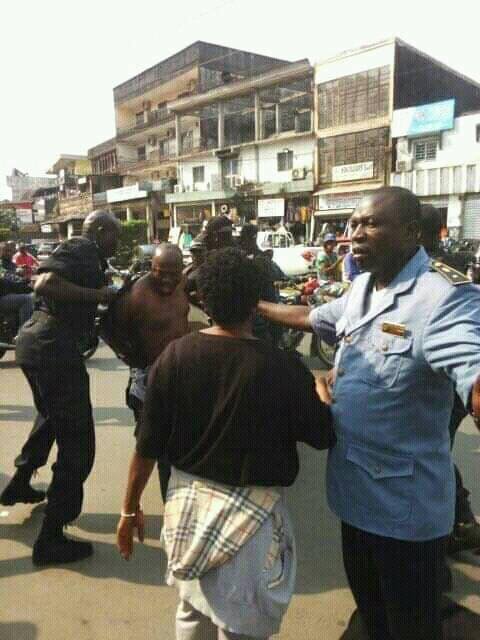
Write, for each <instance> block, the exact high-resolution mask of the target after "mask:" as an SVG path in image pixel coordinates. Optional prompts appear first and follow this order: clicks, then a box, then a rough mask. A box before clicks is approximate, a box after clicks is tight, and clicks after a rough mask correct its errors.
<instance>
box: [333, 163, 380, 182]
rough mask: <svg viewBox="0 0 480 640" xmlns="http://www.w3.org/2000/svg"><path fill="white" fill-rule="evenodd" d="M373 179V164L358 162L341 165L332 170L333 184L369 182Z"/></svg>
mask: <svg viewBox="0 0 480 640" xmlns="http://www.w3.org/2000/svg"><path fill="white" fill-rule="evenodd" d="M369 178H373V162H356V163H355V164H341V165H338V166H336V167H333V168H332V181H333V182H349V181H350V180H368V179H369Z"/></svg>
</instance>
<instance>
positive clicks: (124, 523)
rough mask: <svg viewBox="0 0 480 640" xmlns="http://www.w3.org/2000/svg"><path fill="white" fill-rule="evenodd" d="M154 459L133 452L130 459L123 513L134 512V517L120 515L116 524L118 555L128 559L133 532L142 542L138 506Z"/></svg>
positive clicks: (142, 526) (131, 551) (141, 524)
mask: <svg viewBox="0 0 480 640" xmlns="http://www.w3.org/2000/svg"><path fill="white" fill-rule="evenodd" d="M155 462H156V461H155V460H152V459H151V458H142V456H140V455H139V454H138V453H137V452H135V453H134V454H133V456H132V459H131V461H130V469H129V472H128V483H127V488H126V491H125V497H124V499H123V507H122V511H123V513H128V514H135V516H134V517H125V516H120V520H119V521H118V525H117V547H118V550H119V552H120V555H121V556H122V558H124V559H125V560H129V558H130V556H131V555H132V553H133V533H134V531H135V529H136V530H137V535H138V539H139V541H140V542H143V539H144V535H145V525H144V518H143V511H142V510H141V508H140V498H141V497H142V493H143V490H144V489H145V486H146V484H147V482H148V479H149V478H150V476H151V474H152V471H153V467H154V466H155Z"/></svg>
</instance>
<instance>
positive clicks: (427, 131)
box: [391, 100, 480, 240]
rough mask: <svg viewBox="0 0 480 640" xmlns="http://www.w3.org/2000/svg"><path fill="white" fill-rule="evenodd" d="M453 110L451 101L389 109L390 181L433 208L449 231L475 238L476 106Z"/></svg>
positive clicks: (478, 190)
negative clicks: (462, 111)
mask: <svg viewBox="0 0 480 640" xmlns="http://www.w3.org/2000/svg"><path fill="white" fill-rule="evenodd" d="M454 114H455V100H448V101H442V102H434V103H432V104H428V105H425V106H423V107H417V108H413V109H400V110H398V111H395V112H394V114H393V124H392V138H393V142H394V152H395V157H396V162H395V166H394V171H393V173H392V179H391V182H392V184H394V185H398V186H402V187H406V188H408V189H412V191H414V192H415V193H416V194H417V195H418V196H419V197H420V200H421V201H422V202H425V203H430V204H433V205H434V206H435V207H437V208H438V209H439V210H440V211H441V213H442V217H443V223H444V226H445V227H446V228H447V229H448V232H449V235H451V236H454V237H457V238H458V237H462V238H465V239H469V240H480V110H479V111H476V112H474V113H467V114H464V115H461V116H459V117H458V118H455V117H454Z"/></svg>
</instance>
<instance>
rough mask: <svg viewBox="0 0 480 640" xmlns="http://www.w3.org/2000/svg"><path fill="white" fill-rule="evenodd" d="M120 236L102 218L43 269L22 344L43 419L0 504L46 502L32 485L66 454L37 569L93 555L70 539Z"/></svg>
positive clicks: (92, 220)
mask: <svg viewBox="0 0 480 640" xmlns="http://www.w3.org/2000/svg"><path fill="white" fill-rule="evenodd" d="M119 231H120V225H119V222H118V221H117V219H116V218H115V217H114V216H113V215H112V214H110V213H107V212H105V211H94V212H92V213H91V214H89V215H88V216H87V218H86V219H85V221H84V225H83V237H82V238H72V239H70V240H67V241H65V242H63V243H62V244H61V245H60V246H59V247H57V249H56V250H55V251H54V252H53V254H52V255H51V256H50V257H49V258H48V259H47V260H46V261H45V262H44V263H43V264H42V265H41V267H40V269H39V277H38V279H37V281H36V283H35V293H36V294H37V295H38V296H39V301H38V306H37V310H36V311H35V312H34V314H33V316H32V318H31V319H30V320H29V321H28V322H27V323H26V324H25V325H24V327H22V329H21V331H20V333H19V336H18V340H17V348H16V357H17V363H18V364H19V365H20V366H21V368H22V371H23V373H24V374H25V377H26V378H27V381H28V383H29V384H30V387H31V389H32V393H33V399H34V402H35V406H36V408H37V411H38V416H37V418H36V420H35V423H34V426H33V429H32V431H31V433H30V435H29V437H28V439H27V441H26V442H25V444H24V446H23V448H22V451H21V453H20V455H19V456H18V457H17V458H16V460H15V466H16V467H17V471H16V473H15V475H14V476H13V478H12V479H11V481H10V483H9V484H8V485H7V487H6V488H5V489H4V491H3V493H2V494H1V496H0V503H1V504H4V505H13V504H16V503H17V502H26V503H36V502H41V501H42V500H43V499H44V498H45V493H44V492H43V491H38V490H36V489H33V488H32V487H31V486H30V480H31V477H32V475H33V473H34V471H35V470H36V469H37V468H38V467H41V466H42V465H44V464H45V463H46V462H47V459H48V455H49V453H50V449H51V447H52V445H53V443H54V441H56V443H57V447H58V453H57V459H56V461H55V464H54V465H53V467H52V470H53V477H52V481H51V483H50V486H49V488H48V492H47V497H48V503H47V507H46V509H45V519H44V521H43V525H42V528H41V530H40V534H39V536H38V538H37V540H36V542H35V543H34V546H33V562H34V564H36V565H46V564H55V563H64V562H74V561H76V560H80V559H82V558H86V557H88V556H90V555H91V554H92V553H93V548H92V545H91V544H90V543H89V542H80V541H76V540H71V539H68V538H66V537H65V536H64V535H63V527H64V526H65V525H66V524H67V523H69V522H71V521H72V520H74V519H75V518H77V516H78V515H79V514H80V511H81V508H82V501H83V483H84V482H85V480H86V478H87V477H88V475H89V473H90V470H91V468H92V465H93V459H94V454H95V433H94V424H93V416H92V407H91V404H90V393H89V379H88V373H87V370H86V367H85V364H84V362H83V358H82V347H83V346H84V345H83V344H82V343H84V341H85V340H88V339H89V337H91V335H92V333H93V329H94V322H95V314H96V309H97V305H98V304H109V303H110V302H111V301H112V300H113V299H114V297H115V295H116V293H115V291H114V290H111V289H109V288H108V287H105V286H104V273H103V272H104V269H105V266H106V263H105V258H107V257H109V256H112V255H113V254H114V253H115V250H116V245H117V241H118V236H119Z"/></svg>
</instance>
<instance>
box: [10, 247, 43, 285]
mask: <svg viewBox="0 0 480 640" xmlns="http://www.w3.org/2000/svg"><path fill="white" fill-rule="evenodd" d="M12 262H13V263H14V264H15V265H16V266H17V268H21V269H23V273H24V277H25V280H28V281H30V280H31V279H32V274H33V270H34V269H36V268H37V267H38V265H39V264H40V263H39V262H38V260H37V259H36V258H35V256H32V254H31V253H28V251H27V247H26V246H25V245H24V244H19V245H18V246H17V253H15V254H14V256H13V258H12Z"/></svg>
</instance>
